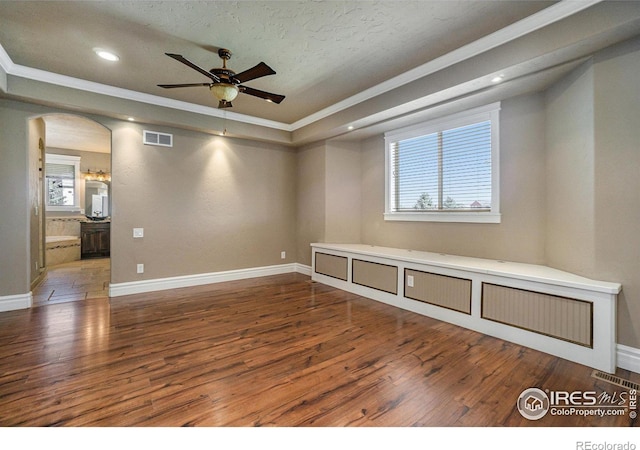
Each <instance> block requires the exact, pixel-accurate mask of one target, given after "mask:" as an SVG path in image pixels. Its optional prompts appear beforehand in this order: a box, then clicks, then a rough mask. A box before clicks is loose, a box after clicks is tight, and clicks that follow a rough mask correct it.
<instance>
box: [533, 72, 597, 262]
mask: <svg viewBox="0 0 640 450" xmlns="http://www.w3.org/2000/svg"><path fill="white" fill-rule="evenodd" d="M546 104H547V122H546V125H547V126H546V141H545V144H546V150H547V152H546V159H547V186H546V189H547V215H546V217H547V228H546V233H547V241H546V248H545V253H546V260H547V264H549V265H550V266H553V267H556V268H558V269H564V270H569V271H574V272H576V273H579V274H587V273H592V271H593V267H594V264H595V241H594V239H595V236H594V220H593V219H594V214H595V204H594V195H595V192H594V176H593V175H594V160H595V155H594V140H593V114H594V111H593V109H594V108H593V64H592V63H591V62H588V63H586V64H584V65H583V66H582V67H580V68H579V69H577V70H575V71H574V72H573V73H572V74H571V75H570V76H568V77H566V78H565V79H564V80H562V81H560V82H558V83H556V85H555V86H553V87H552V88H550V89H549V90H548V91H547V95H546Z"/></svg>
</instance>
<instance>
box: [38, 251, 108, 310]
mask: <svg viewBox="0 0 640 450" xmlns="http://www.w3.org/2000/svg"><path fill="white" fill-rule="evenodd" d="M110 274H111V260H110V259H109V258H95V259H82V260H80V261H73V262H69V263H64V264H58V265H55V266H51V267H50V268H49V269H48V270H47V274H46V275H45V278H44V279H43V280H42V282H40V283H39V284H38V286H36V288H35V289H34V290H33V303H34V304H35V305H43V304H51V303H61V302H73V301H78V300H85V299H88V298H99V297H107V296H108V295H109V280H110Z"/></svg>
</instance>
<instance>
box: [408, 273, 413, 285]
mask: <svg viewBox="0 0 640 450" xmlns="http://www.w3.org/2000/svg"><path fill="white" fill-rule="evenodd" d="M407 286H409V287H413V275H407Z"/></svg>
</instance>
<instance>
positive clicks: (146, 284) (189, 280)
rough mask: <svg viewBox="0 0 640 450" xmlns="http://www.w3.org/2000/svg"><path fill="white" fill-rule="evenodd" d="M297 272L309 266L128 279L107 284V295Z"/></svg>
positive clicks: (288, 265) (287, 265)
mask: <svg viewBox="0 0 640 450" xmlns="http://www.w3.org/2000/svg"><path fill="white" fill-rule="evenodd" d="M291 272H298V273H302V274H308V275H309V276H311V267H309V266H305V265H303V264H297V263H291V264H279V265H276V266H265V267H254V268H249V269H238V270H227V271H224V272H211V273H202V274H196V275H184V276H179V277H170V278H157V279H154V280H142V281H130V282H126V283H112V284H110V285H109V297H119V296H122V295H130V294H142V293H145V292H154V291H163V290H166V289H177V288H183V287H191V286H199V285H202V284H213V283H221V282H224V281H235V280H243V279H246V278H256V277H265V276H269V275H279V274H283V273H291ZM307 272H308V273H307Z"/></svg>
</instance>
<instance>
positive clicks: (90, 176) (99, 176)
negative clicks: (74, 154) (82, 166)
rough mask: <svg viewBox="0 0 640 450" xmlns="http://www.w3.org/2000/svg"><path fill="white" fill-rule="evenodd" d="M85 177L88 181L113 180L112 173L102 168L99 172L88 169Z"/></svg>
mask: <svg viewBox="0 0 640 450" xmlns="http://www.w3.org/2000/svg"><path fill="white" fill-rule="evenodd" d="M84 179H85V180H87V181H111V174H110V173H108V172H104V171H102V170H99V171H97V172H91V170H87V173H85V174H84Z"/></svg>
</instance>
